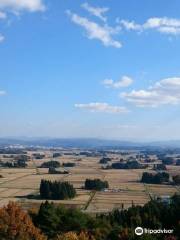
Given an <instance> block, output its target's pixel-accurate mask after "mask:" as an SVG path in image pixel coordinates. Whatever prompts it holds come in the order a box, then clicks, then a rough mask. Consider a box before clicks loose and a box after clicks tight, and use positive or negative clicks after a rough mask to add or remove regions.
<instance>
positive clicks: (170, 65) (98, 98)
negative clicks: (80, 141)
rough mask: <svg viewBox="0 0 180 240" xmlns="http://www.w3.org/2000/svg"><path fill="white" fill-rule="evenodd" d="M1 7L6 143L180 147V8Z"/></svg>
mask: <svg viewBox="0 0 180 240" xmlns="http://www.w3.org/2000/svg"><path fill="white" fill-rule="evenodd" d="M12 2H13V1H10V0H0V109H1V115H0V136H2V137H4V136H16V137H17V136H33V137H40V136H48V137H98V138H108V139H124V140H127V139H128V140H129V139H130V140H140V141H141V140H142V141H144V140H147V141H148V140H167V139H168V140H169V139H180V128H179V122H180V59H179V58H180V56H179V52H180V13H179V9H180V2H179V1H178V0H173V1H166V2H165V1H164V0H158V1H157V0H156V1H155V0H152V1H143V0H139V1H130V0H126V1H125V0H121V1H115V0H96V1H95V0H91V1H90V0H87V1H81V0H76V1H74V0H53V1H50V0H46V1H43V0H21V1H20V0H16V1H14V3H12Z"/></svg>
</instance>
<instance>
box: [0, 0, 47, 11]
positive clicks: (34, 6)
mask: <svg viewBox="0 0 180 240" xmlns="http://www.w3.org/2000/svg"><path fill="white" fill-rule="evenodd" d="M0 9H1V10H4V11H6V10H7V11H12V12H19V11H22V10H26V11H30V12H35V11H44V10H45V5H44V3H43V0H0Z"/></svg>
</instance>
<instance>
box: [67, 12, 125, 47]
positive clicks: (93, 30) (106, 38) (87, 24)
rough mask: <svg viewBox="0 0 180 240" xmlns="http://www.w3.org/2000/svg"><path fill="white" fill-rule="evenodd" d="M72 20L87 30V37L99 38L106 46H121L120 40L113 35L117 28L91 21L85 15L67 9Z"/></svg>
mask: <svg viewBox="0 0 180 240" xmlns="http://www.w3.org/2000/svg"><path fill="white" fill-rule="evenodd" d="M67 14H68V15H69V16H70V18H71V21H72V22H73V23H75V24H77V25H79V26H81V27H83V28H84V29H85V30H86V34H87V37H88V38H89V39H98V40H100V41H101V42H102V43H103V45H104V46H106V47H108V46H112V47H115V48H120V47H121V46H122V44H121V43H120V42H119V41H116V40H114V39H113V35H115V34H117V33H118V29H117V28H112V27H109V26H107V25H105V26H101V25H99V24H98V23H96V22H93V21H90V20H88V19H87V18H85V17H81V16H79V15H77V14H75V13H72V12H71V11H67Z"/></svg>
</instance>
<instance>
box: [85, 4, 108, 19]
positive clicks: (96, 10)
mask: <svg viewBox="0 0 180 240" xmlns="http://www.w3.org/2000/svg"><path fill="white" fill-rule="evenodd" d="M81 7H82V8H84V9H85V10H87V11H88V12H89V13H91V14H92V15H94V16H96V17H98V18H99V19H101V20H102V21H104V22H106V20H107V18H106V17H105V16H104V14H105V13H106V12H107V11H109V8H106V7H92V6H91V5H89V4H88V3H83V4H82V5H81Z"/></svg>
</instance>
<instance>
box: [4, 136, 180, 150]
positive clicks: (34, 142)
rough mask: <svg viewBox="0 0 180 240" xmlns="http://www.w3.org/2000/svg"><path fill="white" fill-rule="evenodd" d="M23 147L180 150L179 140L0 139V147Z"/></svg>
mask: <svg viewBox="0 0 180 240" xmlns="http://www.w3.org/2000/svg"><path fill="white" fill-rule="evenodd" d="M9 145H23V146H44V147H78V148H91V147H92V148H95V147H121V148H132V147H135V148H141V147H162V148H163V147H169V148H180V140H172V141H171V140H168V141H152V142H139V141H137V142H136V141H123V140H107V139H98V138H27V137H24V138H22V137H21V138H0V146H9Z"/></svg>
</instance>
